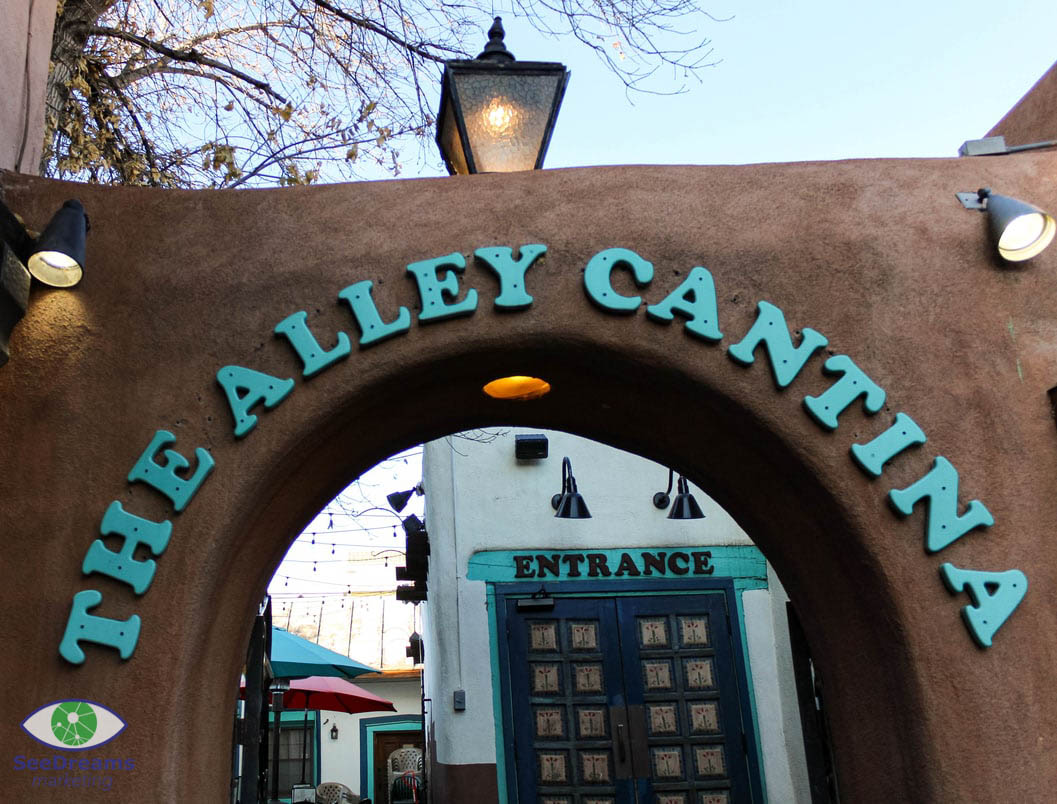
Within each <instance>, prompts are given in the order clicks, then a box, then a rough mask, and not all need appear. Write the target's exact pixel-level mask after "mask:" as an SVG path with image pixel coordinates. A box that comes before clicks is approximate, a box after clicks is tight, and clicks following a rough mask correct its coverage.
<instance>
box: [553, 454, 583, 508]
mask: <svg viewBox="0 0 1057 804" xmlns="http://www.w3.org/2000/svg"><path fill="white" fill-rule="evenodd" d="M551 508H553V509H554V510H555V514H554V515H555V516H556V517H558V519H590V518H591V512H590V511H588V510H587V503H585V502H584V498H583V497H581V496H580V492H578V491H577V490H576V478H574V477H573V465H572V463H571V462H570V461H569V459H568V458H562V490H561V493H560V494H555V495H554V496H553V497H551Z"/></svg>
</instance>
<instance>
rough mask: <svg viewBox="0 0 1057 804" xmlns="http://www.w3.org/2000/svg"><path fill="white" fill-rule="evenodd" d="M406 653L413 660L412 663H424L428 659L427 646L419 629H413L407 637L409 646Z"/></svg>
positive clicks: (405, 650)
mask: <svg viewBox="0 0 1057 804" xmlns="http://www.w3.org/2000/svg"><path fill="white" fill-rule="evenodd" d="M404 655H405V656H407V658H409V659H410V660H411V663H412V664H422V663H423V662H424V661H425V660H426V648H425V645H424V644H423V642H422V635H421V634H419V632H418V631H412V632H411V636H410V637H408V639H407V647H406V648H405V649H404Z"/></svg>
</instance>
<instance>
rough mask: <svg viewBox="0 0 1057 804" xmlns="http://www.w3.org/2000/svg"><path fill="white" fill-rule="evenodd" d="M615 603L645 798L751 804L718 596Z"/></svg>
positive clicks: (666, 802)
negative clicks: (747, 803) (643, 780)
mask: <svg viewBox="0 0 1057 804" xmlns="http://www.w3.org/2000/svg"><path fill="white" fill-rule="evenodd" d="M614 604H615V605H616V608H617V617H618V622H619V632H620V636H621V640H620V642H621V651H622V659H623V665H624V683H625V690H626V694H627V700H628V704H629V711H630V713H631V720H632V724H633V725H632V733H633V735H635V737H636V739H635V741H634V742H635V751H636V755H637V756H638V757H641V758H642V759H643V761H644V763H645V768H644V769H642V770H640V771H639V772H638V774H637V775H638V776H639V777H640V778H643V779H645V782H646V783H645V785H642V786H641V788H643V789H644V790H645V798H644V799H642V800H643V801H648V802H656V803H657V804H705V803H706V802H707V804H726V802H735V801H737V802H741V801H750V800H751V793H750V792H749V780H748V764H747V762H746V761H745V756H744V745H743V743H742V723H741V712H740V706H739V696H738V687H737V681H736V675H735V668H734V661H733V654H732V651H731V643H730V635H729V633H728V631H727V623H728V619H727V609H726V598H725V595H724V594H723V593H722V592H716V593H712V594H701V595H670V596H666V597H624V598H617V599H615V600H614Z"/></svg>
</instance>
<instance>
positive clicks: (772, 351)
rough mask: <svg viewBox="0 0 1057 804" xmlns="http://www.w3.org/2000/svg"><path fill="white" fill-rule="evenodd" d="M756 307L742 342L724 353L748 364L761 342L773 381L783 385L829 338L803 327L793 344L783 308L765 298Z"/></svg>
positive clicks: (753, 357)
mask: <svg viewBox="0 0 1057 804" xmlns="http://www.w3.org/2000/svg"><path fill="white" fill-rule="evenodd" d="M756 310H757V312H756V323H754V324H753V325H752V329H750V330H749V331H748V333H747V334H746V335H745V337H744V338H742V340H741V343H736V344H734V345H733V346H731V347H730V348H729V349H728V350H727V354H729V355H730V356H731V357H732V358H733V359H734V360H735V361H737V362H738V363H741V364H742V365H744V366H750V365H752V363H753V361H754V360H755V359H756V358H755V355H754V352H755V351H756V347H758V346H759V345H760V344H761V343H762V344H763V345H764V347H765V348H766V350H767V358H768V360H770V363H771V373H772V374H773V375H774V381H775V383H777V385H778V387H779V388H785V387H786V386H787V385H789V383H791V382H792V381H793V380H794V379H796V375H797V374H799V373H800V369H802V368H803V367H804V364H805V363H807V361H808V359H809V358H810V357H811V355H813V354H814V353H815V350H816V349H821V348H822V347H823V346H825V345H826V344H827V343H829V339H828V338H826V336H825V335H823V334H822V333H820V332H816V331H815V330H813V329H811V328H810V327H805V328H804V334H803V337H802V338H801V341H800V345H799V346H797V347H796V348H793V339H792V338H791V337H790V336H789V328H788V327H787V326H786V323H785V315H783V313H782V311H781V310H780V309H778V308H777V307H775V306H774V305H773V304H770V303H769V302H765V301H761V302H760V303H759V304H757V306H756Z"/></svg>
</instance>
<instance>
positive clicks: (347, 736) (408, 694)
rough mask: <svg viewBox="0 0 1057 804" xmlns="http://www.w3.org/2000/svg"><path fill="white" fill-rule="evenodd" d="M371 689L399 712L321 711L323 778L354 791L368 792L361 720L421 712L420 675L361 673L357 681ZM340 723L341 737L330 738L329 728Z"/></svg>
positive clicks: (359, 792)
mask: <svg viewBox="0 0 1057 804" xmlns="http://www.w3.org/2000/svg"><path fill="white" fill-rule="evenodd" d="M354 683H355V684H358V685H359V686H361V687H363V688H364V689H365V690H367V691H368V692H372V693H374V694H375V695H380V696H381V697H383V698H385V699H386V700H389V701H392V702H393V704H394V705H395V706H396V712H364V713H363V714H360V715H349V714H346V713H344V712H320V715H319V716H320V740H319V763H320V765H319V767H320V781H322V782H341V783H342V784H344V785H347V786H348V787H349V788H350V789H352V791H353V792H354V793H357V794H362V795H365V796H366V795H369V793H367V792H366V791H361V790H360V722H361V721H362V720H364V719H370V718H378V717H391V716H393V715H398V714H399V715H405V714H406V715H410V716H413V717H418V716H420V715H421V712H422V708H421V706H422V705H421V697H420V696H421V686H420V680H419V678H418V677H417V676H413V677H410V678H401V679H395V680H389V679H384V678H378V679H371V678H364V677H360V678H357V679H356V680H355V682H354ZM335 724H336V725H337V727H338V739H337V740H332V739H330V729H331V727H332V726H333V725H335Z"/></svg>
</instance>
